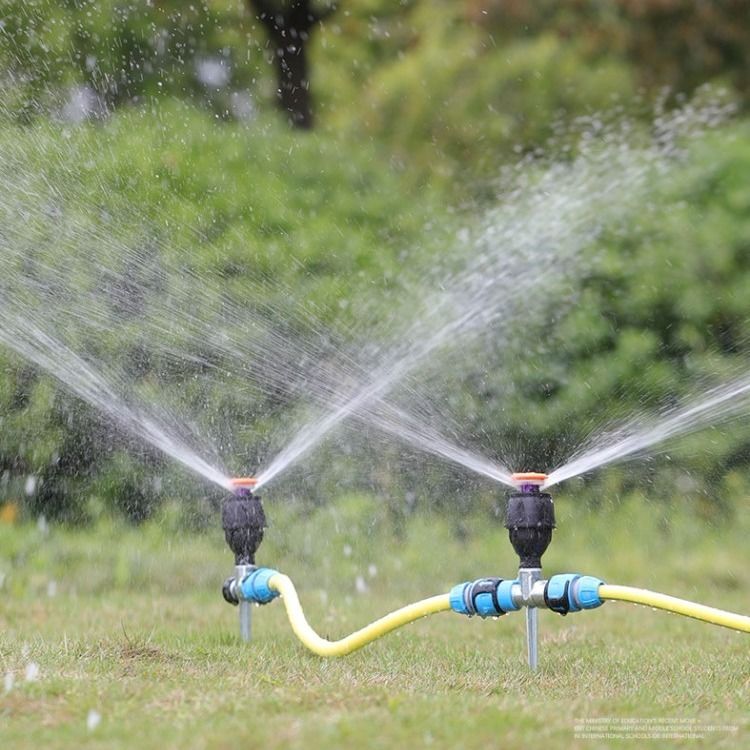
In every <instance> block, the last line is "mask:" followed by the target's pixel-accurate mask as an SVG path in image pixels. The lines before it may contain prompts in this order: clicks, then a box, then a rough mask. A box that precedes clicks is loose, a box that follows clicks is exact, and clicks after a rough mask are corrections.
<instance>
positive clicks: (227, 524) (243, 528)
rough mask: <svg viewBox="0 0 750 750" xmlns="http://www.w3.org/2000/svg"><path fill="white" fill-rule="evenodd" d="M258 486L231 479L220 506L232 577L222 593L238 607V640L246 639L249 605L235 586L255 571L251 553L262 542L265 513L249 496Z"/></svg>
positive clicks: (252, 481) (244, 479) (247, 480)
mask: <svg viewBox="0 0 750 750" xmlns="http://www.w3.org/2000/svg"><path fill="white" fill-rule="evenodd" d="M257 484H258V480H257V479H255V477H238V478H236V479H232V480H231V486H232V495H231V497H228V498H227V499H226V500H224V504H223V505H222V507H221V525H222V527H223V528H224V538H225V539H226V540H227V544H228V545H229V549H231V550H232V552H233V553H234V565H235V568H234V576H232V577H231V578H228V579H227V580H226V581H224V586H223V587H222V594H223V595H224V599H226V601H228V602H229V603H230V604H235V605H236V604H239V608H240V637H241V638H242V640H243V641H249V640H250V603H249V602H248V601H245V600H241V599H240V597H239V596H238V594H237V586H238V585H240V584H241V583H242V581H243V580H244V579H245V577H246V576H248V575H249V574H250V573H251V572H252V571H254V570H255V553H256V552H257V551H258V547H260V543H261V542H262V541H263V532H264V531H265V528H266V514H265V513H264V512H263V505H262V504H261V502H260V498H259V497H257V496H256V495H254V494H253V489H254V488H255V486H256V485H257Z"/></svg>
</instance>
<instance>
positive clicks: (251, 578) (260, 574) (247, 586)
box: [239, 568, 279, 604]
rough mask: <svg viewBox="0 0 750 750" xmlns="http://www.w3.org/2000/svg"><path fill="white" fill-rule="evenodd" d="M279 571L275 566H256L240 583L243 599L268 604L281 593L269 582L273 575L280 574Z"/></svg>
mask: <svg viewBox="0 0 750 750" xmlns="http://www.w3.org/2000/svg"><path fill="white" fill-rule="evenodd" d="M278 572H279V571H278V570H274V569H273V568H256V569H255V570H254V571H253V572H252V573H250V574H249V575H247V576H245V578H243V579H242V581H241V582H240V585H239V591H240V594H241V597H242V599H244V600H245V601H248V602H255V603H256V604H268V602H270V601H273V600H274V599H275V598H276V597H277V596H278V595H279V592H278V591H273V590H272V589H271V588H269V586H268V582H269V581H270V580H271V578H272V577H273V576H275V575H278Z"/></svg>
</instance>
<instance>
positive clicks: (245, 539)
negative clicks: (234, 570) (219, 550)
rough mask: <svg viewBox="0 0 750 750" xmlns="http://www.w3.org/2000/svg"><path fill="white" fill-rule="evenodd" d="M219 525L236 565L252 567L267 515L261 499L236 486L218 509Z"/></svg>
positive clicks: (242, 487)
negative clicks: (219, 512)
mask: <svg viewBox="0 0 750 750" xmlns="http://www.w3.org/2000/svg"><path fill="white" fill-rule="evenodd" d="M221 525H222V528H223V529H224V538H225V539H226V540H227V544H228V545H229V549H231V550H232V552H233V553H234V564H235V565H254V564H255V553H256V552H257V551H258V547H260V543H261V542H262V541H263V532H264V530H265V528H266V514H265V513H264V512H263V505H262V504H261V501H260V498H259V497H258V496H257V495H254V494H253V492H252V489H250V488H249V487H245V486H236V488H235V491H234V494H233V495H232V496H231V497H228V498H227V499H226V500H225V501H224V504H223V505H222V508H221Z"/></svg>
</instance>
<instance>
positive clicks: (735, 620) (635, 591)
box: [599, 583, 750, 633]
mask: <svg viewBox="0 0 750 750" xmlns="http://www.w3.org/2000/svg"><path fill="white" fill-rule="evenodd" d="M599 597H600V598H601V599H612V600H617V601H621V602H633V603H634V604H644V605H645V606H647V607H654V608H656V609H664V610H666V611H667V612H674V613H675V614H677V615H684V616H685V617H692V618H694V619H696V620H702V621H703V622H710V623H712V624H713V625H721V626H722V627H725V628H732V629H733V630H741V631H742V632H743V633H750V617H747V616H746V615H738V614H735V613H734V612H727V611H726V610H723V609H716V608H715V607H707V606H706V605H705V604H696V603H695V602H689V601H687V600H686V599H678V598H677V597H675V596H668V595H667V594H659V593H657V592H656V591H648V590H646V589H639V588H635V587H633V586H610V585H609V584H606V583H605V584H602V585H601V586H599Z"/></svg>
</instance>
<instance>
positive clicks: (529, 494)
mask: <svg viewBox="0 0 750 750" xmlns="http://www.w3.org/2000/svg"><path fill="white" fill-rule="evenodd" d="M512 479H513V481H514V482H515V483H516V486H517V491H516V492H514V493H513V494H511V495H510V496H509V497H508V508H507V511H506V514H505V528H507V529H508V535H509V537H510V542H511V544H512V545H513V549H514V550H515V551H516V554H517V555H518V557H519V558H520V564H519V567H520V568H541V567H542V555H543V554H544V552H545V551H546V549H547V547H548V546H549V543H550V542H551V541H552V529H554V528H555V506H554V504H553V502H552V496H551V495H549V494H548V493H546V492H542V491H541V487H542V485H543V484H544V482H545V481H546V479H547V475H546V474H542V473H537V472H518V473H516V474H513V475H512Z"/></svg>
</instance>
